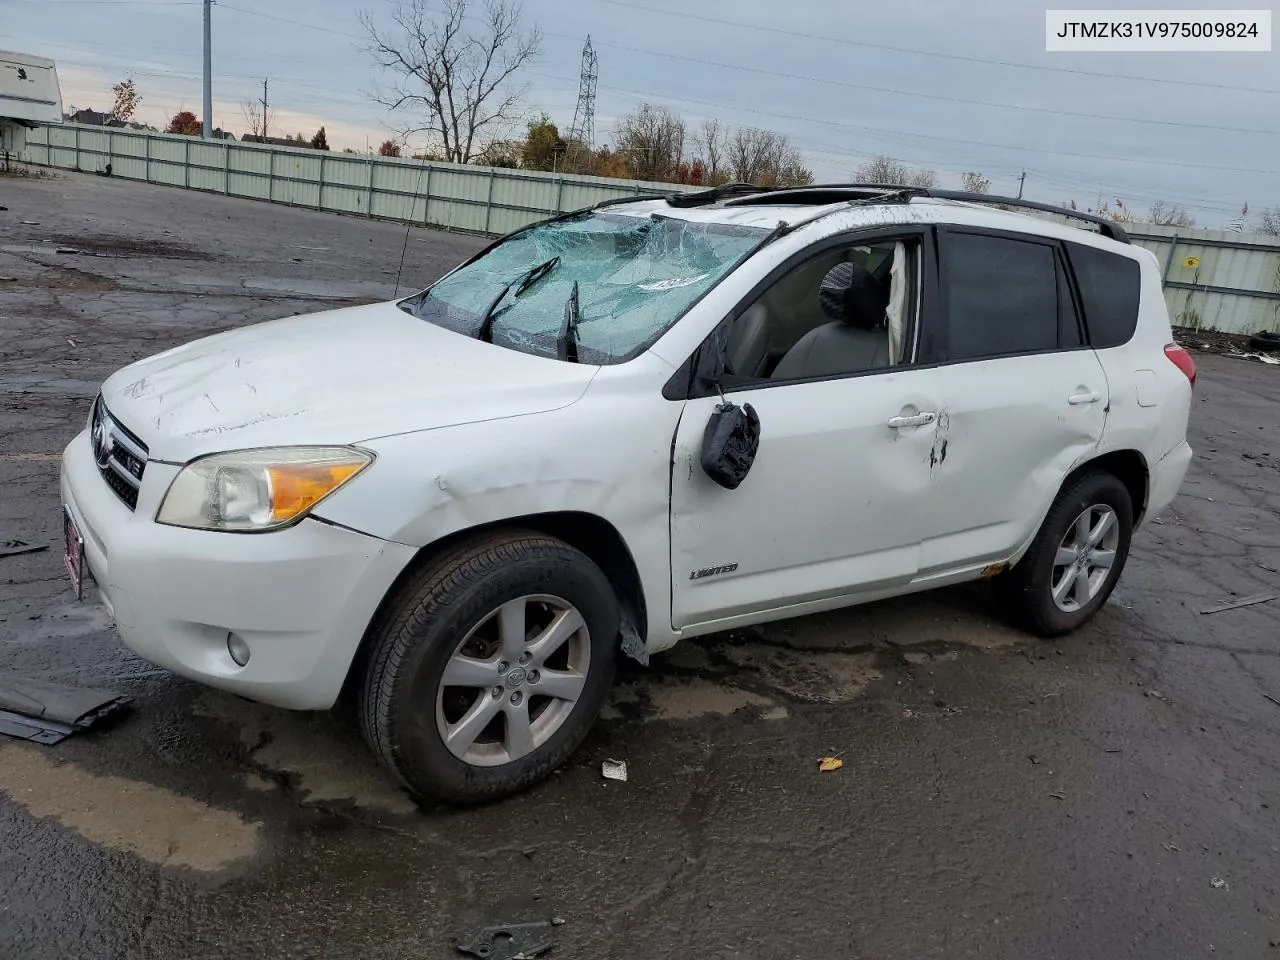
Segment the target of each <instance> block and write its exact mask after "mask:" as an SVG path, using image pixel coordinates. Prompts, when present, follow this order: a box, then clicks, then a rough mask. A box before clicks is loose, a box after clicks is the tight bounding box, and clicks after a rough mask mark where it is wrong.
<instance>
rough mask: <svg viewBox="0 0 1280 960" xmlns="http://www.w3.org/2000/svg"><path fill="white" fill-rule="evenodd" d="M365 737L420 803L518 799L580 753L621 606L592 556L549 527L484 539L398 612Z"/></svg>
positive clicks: (605, 678) (612, 650)
mask: <svg viewBox="0 0 1280 960" xmlns="http://www.w3.org/2000/svg"><path fill="white" fill-rule="evenodd" d="M388 607H389V609H388V610H387V611H386V613H385V614H384V615H383V616H382V618H381V619H380V622H379V624H378V626H377V627H375V632H374V635H373V637H372V642H373V649H372V654H371V656H370V658H369V662H368V668H367V672H366V675H365V681H364V684H363V685H362V694H361V698H360V714H361V720H362V726H363V728H364V732H365V737H366V739H367V740H368V741H369V744H370V745H371V746H372V747H373V749H374V751H375V753H377V755H378V756H379V758H380V759H381V760H382V762H383V763H384V764H386V765H387V766H388V767H389V768H390V769H391V770H392V771H394V772H395V773H396V774H397V776H398V777H399V778H400V780H401V781H402V782H403V783H404V784H405V786H406V787H407V788H408V789H409V792H410V793H411V794H412V795H413V796H414V798H415V799H417V800H418V801H419V802H424V801H429V800H443V801H447V802H452V803H475V802H481V801H487V800H495V799H498V798H500V797H504V796H508V795H510V794H513V793H516V792H518V791H520V790H522V789H524V788H526V787H528V786H530V785H531V784H533V783H536V782H537V781H539V780H541V779H542V778H543V777H545V776H547V775H548V774H549V773H551V771H553V770H554V769H556V768H557V767H558V766H560V764H561V763H563V762H564V760H565V759H566V758H567V757H568V756H569V755H570V754H571V753H572V752H573V751H574V750H575V749H576V748H577V746H578V745H579V744H580V743H581V742H582V740H583V738H584V737H585V736H586V735H587V732H588V731H589V730H590V729H591V726H592V724H593V723H594V721H595V719H596V717H597V715H598V714H599V712H600V708H601V707H602V706H603V704H604V700H605V698H606V697H607V696H608V693H609V687H610V684H611V683H612V680H613V673H614V667H615V663H616V644H615V641H616V638H617V635H618V623H619V610H618V603H617V599H616V597H615V595H614V592H613V589H612V587H611V586H610V584H609V581H608V579H607V578H606V577H605V575H604V574H603V573H602V572H601V570H600V568H599V567H597V566H596V564H595V563H593V562H592V561H591V559H590V558H588V557H587V556H586V555H585V554H583V553H581V552H580V551H578V550H576V549H574V548H573V547H571V546H569V545H568V544H566V543H564V542H562V541H560V540H556V539H554V538H552V537H547V536H544V535H542V534H538V533H526V532H505V533H501V534H497V535H490V536H486V537H483V538H481V539H478V540H472V541H470V542H469V543H464V544H462V545H460V546H458V547H457V548H455V549H453V550H451V551H450V552H448V553H447V554H445V555H443V556H441V557H439V558H437V559H436V560H435V561H434V562H433V563H429V564H427V565H426V566H425V567H424V568H423V569H422V570H421V571H420V572H419V573H418V575H417V576H415V577H414V578H413V579H412V580H410V581H409V582H408V583H407V584H405V586H404V588H403V589H402V590H401V592H400V594H399V596H398V597H397V598H396V599H395V600H394V601H393V602H392V603H390V604H389V605H388Z"/></svg>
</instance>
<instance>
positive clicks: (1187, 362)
mask: <svg viewBox="0 0 1280 960" xmlns="http://www.w3.org/2000/svg"><path fill="white" fill-rule="evenodd" d="M1164 355H1165V356H1166V357H1168V358H1169V359H1170V360H1172V361H1173V365H1174V366H1175V367H1177V368H1178V369H1179V370H1181V371H1182V372H1183V373H1184V374H1186V377H1187V379H1188V380H1190V381H1191V385H1192V386H1193V387H1194V386H1195V385H1196V362H1195V361H1194V360H1193V359H1191V354H1189V353H1187V351H1185V350H1183V349H1182V348H1181V347H1180V346H1178V345H1177V344H1176V343H1166V344H1165V345H1164Z"/></svg>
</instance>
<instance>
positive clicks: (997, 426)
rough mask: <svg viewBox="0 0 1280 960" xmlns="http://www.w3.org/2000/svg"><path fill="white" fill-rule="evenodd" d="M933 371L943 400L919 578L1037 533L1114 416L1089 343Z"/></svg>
mask: <svg viewBox="0 0 1280 960" xmlns="http://www.w3.org/2000/svg"><path fill="white" fill-rule="evenodd" d="M932 373H933V374H934V376H935V377H936V378H937V383H938V390H939V392H940V393H941V394H942V395H943V397H944V398H945V401H944V405H943V409H942V410H941V411H939V416H938V419H937V421H936V423H935V424H934V426H933V428H932V443H931V445H930V447H929V449H928V450H927V451H926V453H925V456H926V467H927V469H928V472H929V485H928V495H927V496H926V497H925V498H924V499H923V502H922V505H921V508H922V511H923V513H924V514H925V515H926V516H927V517H928V519H927V521H926V531H927V535H926V536H925V538H924V540H923V542H922V544H921V550H920V575H921V576H927V575H929V574H931V573H936V572H939V571H942V570H946V569H951V568H955V567H958V566H962V565H973V564H980V563H985V562H994V561H1001V560H1005V559H1008V558H1009V556H1010V555H1012V554H1013V553H1014V552H1015V551H1016V550H1017V549H1018V548H1019V547H1020V546H1021V545H1022V544H1023V543H1024V542H1026V540H1028V539H1029V538H1030V537H1031V536H1032V535H1033V533H1034V532H1035V530H1036V528H1037V527H1038V526H1039V524H1040V521H1041V519H1042V518H1043V517H1044V515H1045V512H1046V511H1047V510H1048V508H1049V505H1050V504H1051V503H1052V501H1053V498H1054V497H1055V496H1056V495H1057V492H1058V489H1059V488H1060V487H1061V484H1062V481H1063V479H1064V478H1065V477H1066V475H1067V474H1068V473H1070V472H1071V470H1072V469H1073V468H1074V467H1075V466H1076V465H1077V464H1079V463H1081V462H1082V461H1083V460H1085V459H1088V458H1089V457H1091V456H1092V455H1093V453H1094V451H1095V449H1096V448H1097V446H1098V442H1099V441H1100V439H1101V438H1102V431H1103V426H1104V425H1105V422H1106V416H1107V415H1106V408H1107V397H1108V393H1107V391H1108V386H1107V379H1106V376H1105V375H1104V373H1103V370H1102V366H1101V364H1100V363H1099V362H1098V358H1097V356H1096V355H1095V354H1094V352H1093V351H1092V350H1087V349H1083V350H1069V351H1063V352H1057V353H1044V354H1035V355H1030V356H1020V357H1003V358H997V359H990V360H980V361H974V362H969V363H957V364H951V365H947V366H942V367H938V368H936V369H935V370H933V371H932ZM1094 394H1097V396H1096V398H1095V397H1094V396H1093V395H1094Z"/></svg>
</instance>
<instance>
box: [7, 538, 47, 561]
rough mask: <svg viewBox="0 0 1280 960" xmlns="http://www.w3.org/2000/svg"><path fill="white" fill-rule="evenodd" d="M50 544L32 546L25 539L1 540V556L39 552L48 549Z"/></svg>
mask: <svg viewBox="0 0 1280 960" xmlns="http://www.w3.org/2000/svg"><path fill="white" fill-rule="evenodd" d="M48 549H49V545H48V544H44V545H43V546H32V545H31V544H29V543H27V541H25V540H0V557H16V556H18V555H19V554H23V553H39V552H40V551H41V550H48Z"/></svg>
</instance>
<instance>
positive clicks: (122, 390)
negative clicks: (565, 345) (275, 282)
mask: <svg viewBox="0 0 1280 960" xmlns="http://www.w3.org/2000/svg"><path fill="white" fill-rule="evenodd" d="M598 369H599V368H598V367H595V366H591V365H578V364H572V363H563V362H560V361H557V360H552V359H549V358H547V357H539V356H531V355H529V354H524V353H519V352H517V351H515V350H509V349H506V348H504V347H499V346H494V345H492V344H487V343H482V342H480V341H477V340H473V339H471V338H469V337H466V336H463V335H461V334H458V333H453V332H450V331H448V330H445V329H443V328H441V327H437V326H434V325H433V324H430V323H427V322H425V321H422V320H419V319H417V318H415V317H413V316H411V315H410V314H408V313H405V312H404V311H403V310H401V309H399V308H398V307H397V306H396V305H395V304H394V303H378V304H371V305H369V306H365V307H349V308H345V309H341V310H328V311H324V312H322V313H312V314H304V315H301V316H296V317H288V318H285V319H282V320H272V321H270V322H268V323H260V324H256V325H254V326H251V327H245V328H242V329H239V330H230V331H227V332H226V333H220V334H217V335H215V336H212V337H206V338H205V339H203V340H197V341H195V342H194V343H189V344H187V345H186V346H182V347H178V348H176V349H174V350H168V351H166V352H164V353H161V354H157V355H156V356H154V357H149V358H148V359H146V360H141V361H139V362H137V363H135V364H132V365H131V366H128V367H125V368H124V369H123V370H120V371H118V372H117V373H115V374H113V375H112V376H111V377H110V378H109V379H108V380H107V381H106V383H105V384H103V387H102V395H103V399H104V400H105V401H106V405H107V408H108V409H109V410H110V411H111V414H112V416H113V417H115V418H116V419H117V420H118V421H119V422H120V423H121V424H122V425H123V426H125V427H126V428H128V429H129V430H131V431H132V432H133V433H135V434H137V435H138V437H139V438H140V439H141V440H142V441H143V442H145V443H146V444H147V446H148V447H149V448H150V453H151V457H152V458H153V459H156V460H167V461H170V462H176V463H182V462H185V461H187V460H190V459H191V458H192V457H195V456H199V455H201V454H206V453H214V452H218V451H222V450H238V449H244V448H249V447H263V446H274V445H286V444H310V443H322V444H323V443H356V442H359V441H361V440H368V439H372V438H374V437H380V436H387V435H390V434H397V433H407V432H410V431H414V430H426V429H431V428H433V427H443V426H451V425H456V424H463V423H475V422H479V421H483V420H494V419H499V418H502V417H511V416H519V415H522V414H531V413H541V412H543V411H546V410H555V409H558V408H560V407H564V406H568V405H569V404H571V403H573V402H574V401H576V400H577V399H578V398H579V397H581V396H582V394H583V392H584V391H585V390H586V388H587V384H588V383H590V381H591V378H592V376H593V375H594V374H595V373H596V372H597V371H598Z"/></svg>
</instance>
